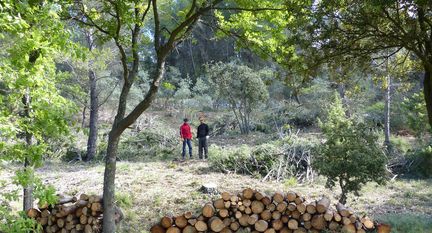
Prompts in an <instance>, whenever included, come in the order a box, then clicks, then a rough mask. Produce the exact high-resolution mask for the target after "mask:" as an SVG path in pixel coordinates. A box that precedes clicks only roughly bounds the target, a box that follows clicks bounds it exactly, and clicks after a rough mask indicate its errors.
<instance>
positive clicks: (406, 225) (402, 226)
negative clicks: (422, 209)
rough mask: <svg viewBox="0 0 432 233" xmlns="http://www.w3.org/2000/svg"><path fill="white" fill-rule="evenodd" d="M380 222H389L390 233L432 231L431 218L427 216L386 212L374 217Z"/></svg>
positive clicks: (422, 232)
mask: <svg viewBox="0 0 432 233" xmlns="http://www.w3.org/2000/svg"><path fill="white" fill-rule="evenodd" d="M376 220H377V221H378V222H381V223H386V224H389V225H390V226H391V227H392V231H391V232H392V233H427V232H432V220H431V218H430V217H429V216H424V215H410V214H406V213H404V214H388V215H380V216H377V217H376Z"/></svg>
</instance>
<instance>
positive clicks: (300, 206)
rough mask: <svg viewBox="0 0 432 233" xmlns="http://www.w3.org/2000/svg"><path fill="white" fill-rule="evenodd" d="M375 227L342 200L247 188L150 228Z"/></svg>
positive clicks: (285, 232)
mask: <svg viewBox="0 0 432 233" xmlns="http://www.w3.org/2000/svg"><path fill="white" fill-rule="evenodd" d="M374 228H375V224H374V222H373V221H372V220H371V219H369V218H368V217H358V216H356V215H355V214H354V213H353V211H352V209H350V208H348V207H345V206H344V205H342V204H340V203H338V204H337V205H336V206H335V208H333V207H332V206H331V205H330V200H329V199H328V198H326V197H323V198H321V199H320V200H318V201H307V200H306V199H305V198H303V197H302V196H300V195H298V194H297V193H295V192H288V193H280V192H276V193H274V194H273V195H272V196H267V195H264V194H263V193H261V192H257V191H255V190H253V189H250V188H247V189H244V190H243V191H242V192H241V193H239V194H238V195H232V194H230V193H228V192H223V193H222V195H221V198H219V199H216V200H214V201H213V203H207V204H205V205H204V207H203V208H202V210H201V211H200V214H199V216H193V215H192V214H191V212H187V213H185V214H183V215H179V216H175V217H171V216H165V217H163V218H162V219H161V220H160V222H159V223H158V224H156V225H154V226H153V227H152V228H151V229H150V231H151V233H181V232H182V233H196V232H222V233H230V232H237V231H239V232H253V233H258V232H264V233H275V232H282V233H306V232H313V233H315V232H321V231H323V230H327V231H330V232H348V233H364V232H368V231H372V230H373V229H374Z"/></svg>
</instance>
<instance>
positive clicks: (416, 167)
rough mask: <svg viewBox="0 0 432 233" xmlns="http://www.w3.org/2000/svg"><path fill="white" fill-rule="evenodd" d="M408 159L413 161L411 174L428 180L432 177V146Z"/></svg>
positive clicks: (410, 155) (414, 153) (411, 155)
mask: <svg viewBox="0 0 432 233" xmlns="http://www.w3.org/2000/svg"><path fill="white" fill-rule="evenodd" d="M407 157H408V160H409V161H411V162H410V164H411V167H410V169H409V172H410V173H411V174H413V175H418V176H422V177H426V178H430V177H432V169H431V168H432V146H427V147H426V148H423V149H419V150H416V151H414V152H413V153H411V154H408V156H407Z"/></svg>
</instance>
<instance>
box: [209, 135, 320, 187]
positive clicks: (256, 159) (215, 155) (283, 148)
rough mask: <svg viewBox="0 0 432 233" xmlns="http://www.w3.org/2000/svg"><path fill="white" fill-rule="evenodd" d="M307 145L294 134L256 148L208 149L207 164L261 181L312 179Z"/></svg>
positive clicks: (215, 147) (213, 147) (217, 169)
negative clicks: (261, 179)
mask: <svg viewBox="0 0 432 233" xmlns="http://www.w3.org/2000/svg"><path fill="white" fill-rule="evenodd" d="M310 151H311V146H310V145H308V144H301V143H299V140H297V138H295V137H289V138H285V139H282V140H279V141H275V142H274V143H267V144H262V145H259V146H256V147H250V146H247V145H242V146H241V147H239V148H221V147H218V146H211V147H210V149H209V162H210V167H211V168H212V169H214V170H216V171H222V172H234V173H239V174H245V175H250V176H254V177H258V178H263V180H276V181H281V182H282V181H284V180H289V179H295V180H296V181H297V180H298V179H300V180H305V179H308V178H312V170H311V167H310V163H309V162H308V161H310V160H311V153H310Z"/></svg>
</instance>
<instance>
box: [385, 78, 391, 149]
mask: <svg viewBox="0 0 432 233" xmlns="http://www.w3.org/2000/svg"><path fill="white" fill-rule="evenodd" d="M386 79H387V88H386V94H385V105H384V136H385V139H384V145H385V147H386V149H387V152H391V144H390V91H391V77H390V75H387V78H386Z"/></svg>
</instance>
